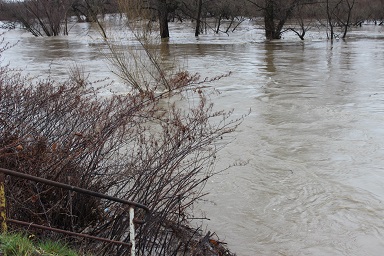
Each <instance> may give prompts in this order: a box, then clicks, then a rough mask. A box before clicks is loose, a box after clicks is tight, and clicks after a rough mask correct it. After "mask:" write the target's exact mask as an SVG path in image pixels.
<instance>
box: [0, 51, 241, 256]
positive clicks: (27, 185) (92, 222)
mask: <svg viewBox="0 0 384 256" xmlns="http://www.w3.org/2000/svg"><path fill="white" fill-rule="evenodd" d="M7 47H8V46H4V47H3V48H2V49H3V50H4V49H6V48H7ZM148 54H149V53H148ZM148 54H147V56H150V55H148ZM150 62H151V63H152V64H153V65H155V64H156V60H154V59H153V60H150ZM119 65H120V67H121V68H123V69H124V68H128V72H137V70H133V71H132V70H129V69H130V68H129V66H127V65H125V63H124V62H119ZM138 68H140V67H138ZM158 68H161V67H160V66H158ZM158 71H159V73H158V74H159V75H160V77H157V79H153V80H152V82H151V83H150V84H146V80H135V81H136V84H137V85H138V87H135V86H132V85H133V84H130V85H131V91H130V93H127V94H124V95H117V94H112V95H110V96H108V97H105V96H101V94H100V93H99V92H100V90H101V89H104V88H106V87H109V86H111V84H110V83H109V82H108V81H107V80H105V81H91V79H90V78H89V77H88V76H87V75H86V74H84V73H83V72H81V70H80V69H78V68H74V69H73V70H72V72H71V77H70V78H69V79H68V80H66V81H55V80H53V79H52V78H49V77H48V78H44V79H36V78H31V77H26V76H23V75H21V74H20V73H19V72H17V71H15V70H10V69H9V68H8V67H7V66H4V65H3V66H1V69H0V92H1V93H0V109H1V111H0V133H1V134H0V166H1V167H2V168H7V169H11V170H17V171H18V172H22V173H27V174H31V175H34V176H38V177H42V178H46V179H50V180H54V181H57V182H62V183H66V184H70V185H73V186H77V187H81V188H85V189H89V190H92V191H97V192H99V193H104V194H108V195H111V196H114V197H118V198H122V199H126V200H130V201H136V202H139V203H141V204H144V205H146V206H148V207H149V209H150V210H151V217H150V218H149V219H148V220H147V221H146V222H145V223H144V224H142V225H139V224H137V225H136V228H137V231H136V232H137V233H136V248H137V249H136V251H137V253H138V255H175V254H181V255H183V254H184V255H232V253H230V252H229V251H228V250H227V249H226V248H225V246H224V243H223V242H222V241H220V239H219V238H218V237H217V236H216V233H211V232H209V231H206V230H203V229H202V227H201V226H199V225H197V226H195V225H192V220H194V219H204V218H205V217H204V216H199V215H197V214H196V213H195V212H194V205H195V204H196V202H197V201H199V200H201V199H202V198H203V196H204V195H205V192H204V190H203V188H204V185H205V184H206V182H207V181H208V179H209V178H210V177H212V176H213V175H215V174H217V173H218V172H219V171H220V170H216V169H215V168H214V167H215V160H216V154H217V152H218V151H219V150H220V149H221V148H222V147H224V146H225V145H226V144H227V143H228V139H227V138H228V135H229V134H230V133H232V132H233V131H234V130H235V129H236V127H237V126H238V125H239V124H240V122H241V118H240V119H231V113H232V112H225V111H216V110H215V109H214V107H213V104H212V103H211V102H210V100H209V95H210V94H209V92H208V91H207V89H206V88H205V87H206V85H207V83H209V80H207V79H205V80H204V81H200V80H199V77H198V75H195V74H189V73H188V72H186V71H182V72H179V73H176V74H169V75H168V74H167V75H166V74H165V72H160V70H158ZM131 74H132V73H131ZM153 75H155V74H153ZM156 76H157V75H156ZM134 79H136V78H134ZM216 79H219V78H213V80H216ZM164 81H166V85H167V87H165V88H164V83H165V82H164ZM158 89H161V90H158ZM212 93H215V92H214V91H212ZM5 186H6V195H7V214H8V217H9V218H12V219H17V220H21V221H25V222H33V223H35V224H40V225H46V226H50V227H55V228H60V229H65V230H69V231H72V232H77V233H86V234H91V235H93V236H98V237H103V238H108V239H111V240H118V241H123V242H126V243H129V232H127V231H128V230H129V218H128V215H127V209H126V208H125V207H123V206H122V205H120V204H118V203H116V202H111V201H106V200H102V199H98V198H94V197H90V196H85V195H81V194H78V193H73V192H68V191H65V190H62V189H55V188H52V187H50V186H47V185H44V184H39V183H33V182H29V181H26V180H22V179H18V178H14V177H7V180H6V183H5ZM144 215H145V213H144V212H141V211H140V210H137V211H136V213H135V216H136V218H137V219H143V218H144ZM10 229H11V231H17V230H20V229H21V230H23V228H21V227H16V226H11V227H10ZM29 229H30V230H33V233H34V234H35V235H36V236H37V237H44V238H49V239H53V240H55V239H57V238H58V237H60V236H59V235H57V234H55V233H52V232H50V231H42V230H35V229H32V228H31V227H30V228H29ZM66 241H68V243H69V245H71V246H73V247H78V248H80V249H81V250H84V251H87V252H91V253H92V252H93V253H96V254H97V255H128V254H129V250H130V248H127V246H124V245H111V244H109V243H100V242H95V241H90V240H85V241H84V240H78V239H76V238H67V240H66Z"/></svg>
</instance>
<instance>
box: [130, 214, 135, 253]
mask: <svg viewBox="0 0 384 256" xmlns="http://www.w3.org/2000/svg"><path fill="white" fill-rule="evenodd" d="M134 217H135V209H134V208H133V207H129V239H130V241H131V245H132V247H131V256H135V224H134V223H133V219H134Z"/></svg>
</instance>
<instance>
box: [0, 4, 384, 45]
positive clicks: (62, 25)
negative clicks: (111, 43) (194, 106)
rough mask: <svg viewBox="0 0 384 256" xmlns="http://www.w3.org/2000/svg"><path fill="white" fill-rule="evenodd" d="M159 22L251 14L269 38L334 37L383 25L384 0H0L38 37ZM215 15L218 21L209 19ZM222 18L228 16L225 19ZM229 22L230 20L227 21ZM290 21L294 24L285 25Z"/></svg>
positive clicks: (5, 17) (234, 20) (199, 22)
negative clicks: (111, 19)
mask: <svg viewBox="0 0 384 256" xmlns="http://www.w3.org/2000/svg"><path fill="white" fill-rule="evenodd" d="M108 13H117V14H120V15H121V17H123V16H127V17H128V18H137V17H140V18H144V19H148V20H150V21H158V22H159V24H160V26H159V27H160V36H161V37H162V38H167V37H169V29H168V22H182V21H184V20H187V19H188V20H192V21H194V22H195V24H196V28H195V31H194V33H195V36H198V35H199V34H201V33H207V32H209V31H212V32H214V33H230V32H233V31H235V30H236V28H237V27H238V26H240V25H241V23H242V22H243V21H244V20H246V19H248V18H256V17H262V18H263V19H262V21H261V22H260V25H261V26H263V27H264V29H265V36H266V38H267V39H279V38H281V35H282V34H283V33H284V32H285V31H288V30H290V31H294V32H295V33H296V34H297V35H298V36H299V37H300V38H301V39H304V37H305V33H306V31H307V30H308V29H309V28H311V27H313V26H324V27H326V28H327V30H328V31H329V33H328V35H329V38H330V39H332V38H334V37H335V36H336V31H337V36H340V37H345V36H346V35H347V31H348V29H349V28H350V27H351V26H359V25H361V24H362V23H363V22H365V21H371V22H374V23H376V24H377V25H382V24H383V21H384V0H224V1H213V0H146V1H145V0H144V1H143V0H126V1H122V0H62V1H57V0H25V1H20V2H18V1H16V2H15V1H2V2H0V19H1V20H2V21H7V26H8V27H12V26H9V23H21V24H22V25H23V26H24V27H25V28H26V29H27V30H28V31H30V32H31V33H32V34H34V35H35V36H55V35H60V34H61V35H66V34H68V27H67V21H68V19H69V17H77V20H78V22H97V23H98V24H99V25H100V26H102V20H103V17H104V15H105V14H108ZM208 18H209V19H210V20H212V19H214V20H215V21H216V22H215V23H214V25H212V24H211V23H207V19H208ZM223 21H226V22H225V24H224V23H223ZM228 21H229V22H228ZM287 21H289V26H287V25H286V24H287V23H288V22H287Z"/></svg>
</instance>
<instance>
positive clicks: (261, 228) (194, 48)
mask: <svg viewBox="0 0 384 256" xmlns="http://www.w3.org/2000/svg"><path fill="white" fill-rule="evenodd" d="M170 29H171V39H170V41H169V43H164V44H163V45H162V46H161V47H160V48H161V51H160V52H161V54H162V58H163V60H164V61H165V62H169V63H171V62H174V63H175V66H177V67H178V68H180V67H182V68H186V69H188V70H189V71H190V72H192V73H193V72H199V73H200V74H201V75H202V77H206V76H209V77H214V76H216V75H222V74H225V73H227V72H229V71H230V72H232V74H231V76H229V77H227V78H223V79H221V80H220V81H217V82H215V83H212V84H210V85H211V86H213V87H215V88H217V89H218V90H219V91H220V92H221V93H220V94H218V95H216V96H212V97H213V98H212V99H213V101H214V103H215V106H216V108H217V109H232V108H234V109H235V112H234V117H239V116H241V115H243V114H246V113H248V111H249V109H251V113H250V115H248V116H247V117H246V118H245V120H244V122H243V123H242V124H241V125H240V127H239V129H238V130H237V131H236V132H235V134H233V142H232V143H231V144H230V145H229V146H228V147H226V148H225V149H224V150H222V151H220V153H219V156H218V159H219V161H218V164H217V168H218V169H220V168H225V167H226V166H227V165H229V164H233V163H246V164H239V165H237V166H234V167H232V168H230V169H229V170H226V171H225V172H223V173H222V174H220V175H218V176H215V177H214V178H213V179H212V180H211V181H210V183H209V184H208V185H207V187H206V189H207V191H209V192H210V195H209V196H208V197H207V202H206V203H203V204H202V205H200V206H199V207H200V208H201V209H203V210H204V211H205V212H206V213H207V217H209V218H210V219H211V220H210V221H209V222H207V223H204V225H207V226H205V227H206V228H207V229H209V230H211V231H215V232H216V233H217V234H218V236H219V237H220V239H223V240H225V242H227V243H228V245H229V247H230V248H231V250H233V251H234V252H236V253H237V255H239V256H251V255H292V256H297V255H353V256H357V255H371V256H376V255H377V256H379V255H383V252H384V222H383V220H384V51H383V49H384V33H383V31H384V29H383V28H382V27H374V26H364V27H363V28H359V30H355V31H353V32H351V33H350V34H349V38H348V39H347V40H345V41H343V40H335V41H334V42H333V43H331V42H329V41H327V40H326V35H325V32H315V33H312V34H310V35H309V37H308V39H306V40H305V41H300V40H299V39H298V38H295V37H292V36H290V35H286V36H285V38H284V39H283V40H280V41H276V42H266V41H264V39H263V34H262V31H261V30H259V29H257V28H256V27H255V26H253V24H251V23H249V24H244V25H243V26H242V28H241V29H239V30H238V31H237V32H236V33H233V34H232V33H231V34H230V35H229V36H227V35H225V34H222V35H203V36H201V37H200V38H199V39H196V38H195V37H194V36H193V28H191V26H189V25H188V23H183V24H171V28H170ZM5 38H6V41H9V42H16V41H17V40H19V43H18V44H17V45H16V46H15V47H13V48H12V49H10V50H8V51H7V52H5V53H4V54H3V59H4V61H3V63H4V62H8V61H9V62H10V65H11V67H15V68H21V69H23V70H25V71H24V72H27V73H30V74H32V75H41V76H46V75H47V74H49V75H50V76H52V77H54V78H55V77H58V78H62V77H65V76H66V74H67V71H68V67H70V66H71V65H74V64H75V63H76V64H77V65H80V66H82V67H83V68H84V70H85V72H89V73H90V77H91V78H95V79H98V78H101V77H104V76H110V77H111V78H112V79H116V78H114V77H113V75H111V73H110V71H109V69H108V65H107V64H106V62H105V60H104V59H103V56H102V55H101V54H100V51H99V48H98V47H99V44H100V43H98V39H97V33H92V30H91V31H90V30H89V27H88V25H87V24H79V25H76V26H74V27H73V28H72V30H71V35H70V36H68V37H55V38H35V37H32V36H30V35H28V34H27V33H24V32H23V31H20V30H16V31H11V32H8V33H7V34H5ZM114 90H115V91H124V90H126V87H124V86H123V85H119V83H117V84H116V87H115V88H114Z"/></svg>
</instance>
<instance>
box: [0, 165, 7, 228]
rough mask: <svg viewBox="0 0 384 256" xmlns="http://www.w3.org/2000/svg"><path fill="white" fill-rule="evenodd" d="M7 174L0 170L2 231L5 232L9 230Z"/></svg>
mask: <svg viewBox="0 0 384 256" xmlns="http://www.w3.org/2000/svg"><path fill="white" fill-rule="evenodd" d="M4 177H5V175H4V173H2V172H0V222H1V223H0V226H1V233H2V234H4V233H6V232H7V213H6V204H5V203H6V202H5V186H4V182H5V178H4Z"/></svg>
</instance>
